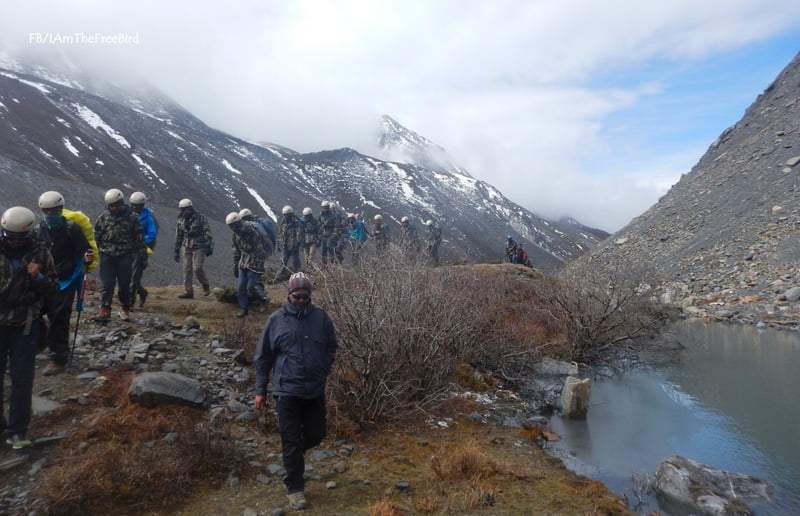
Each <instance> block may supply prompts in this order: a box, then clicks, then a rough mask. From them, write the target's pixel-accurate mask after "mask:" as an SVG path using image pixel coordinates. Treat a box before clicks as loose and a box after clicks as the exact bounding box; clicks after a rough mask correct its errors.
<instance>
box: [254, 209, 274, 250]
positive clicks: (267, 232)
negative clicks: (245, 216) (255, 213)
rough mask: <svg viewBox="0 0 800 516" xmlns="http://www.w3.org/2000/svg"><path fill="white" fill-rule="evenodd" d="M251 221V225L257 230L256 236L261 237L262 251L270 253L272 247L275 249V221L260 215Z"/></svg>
mask: <svg viewBox="0 0 800 516" xmlns="http://www.w3.org/2000/svg"><path fill="white" fill-rule="evenodd" d="M252 222H253V227H254V228H256V231H257V232H258V236H260V237H261V245H262V246H263V247H264V251H266V252H267V255H271V254H272V251H273V249H275V229H274V228H275V223H274V222H272V221H271V220H269V219H265V218H262V217H256V220H254V221H252Z"/></svg>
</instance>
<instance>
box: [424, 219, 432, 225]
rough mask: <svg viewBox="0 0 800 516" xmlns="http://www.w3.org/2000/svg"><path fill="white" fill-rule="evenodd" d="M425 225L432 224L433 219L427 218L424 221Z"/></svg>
mask: <svg viewBox="0 0 800 516" xmlns="http://www.w3.org/2000/svg"><path fill="white" fill-rule="evenodd" d="M425 225H426V226H433V221H432V220H431V219H428V220H426V221H425Z"/></svg>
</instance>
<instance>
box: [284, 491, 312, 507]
mask: <svg viewBox="0 0 800 516" xmlns="http://www.w3.org/2000/svg"><path fill="white" fill-rule="evenodd" d="M286 498H288V499H289V508H290V509H293V510H295V511H302V510H303V509H308V500H306V495H305V494H304V493H303V492H302V491H298V492H297V493H289V494H288V495H287V496H286Z"/></svg>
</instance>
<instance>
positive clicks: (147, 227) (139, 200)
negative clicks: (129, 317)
mask: <svg viewBox="0 0 800 516" xmlns="http://www.w3.org/2000/svg"><path fill="white" fill-rule="evenodd" d="M145 201H147V196H145V194H144V193H142V192H133V193H132V194H131V209H132V210H133V212H134V213H136V214H137V215H138V216H139V220H140V221H141V223H142V229H144V245H146V246H147V253H146V254H141V255H139V254H137V255H136V256H135V257H134V259H133V273H132V274H131V305H133V304H135V301H136V296H137V295H138V296H139V306H144V302H145V300H146V299H147V294H148V292H147V289H146V288H144V287H143V286H142V274H143V273H144V270H145V269H146V268H147V262H148V259H149V255H151V254H153V249H155V247H156V237H158V227H157V226H156V219H155V217H153V212H152V211H151V210H150V208H148V207H147V206H145V205H144V203H145Z"/></svg>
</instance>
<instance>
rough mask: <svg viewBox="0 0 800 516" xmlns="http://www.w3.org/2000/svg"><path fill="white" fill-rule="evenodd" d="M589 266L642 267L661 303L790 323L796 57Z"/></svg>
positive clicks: (799, 251)
mask: <svg viewBox="0 0 800 516" xmlns="http://www.w3.org/2000/svg"><path fill="white" fill-rule="evenodd" d="M586 259H591V260H602V261H604V262H607V263H612V264H613V263H626V264H630V265H632V266H634V267H641V268H649V269H650V270H651V271H652V272H653V273H655V274H656V275H657V276H658V277H659V278H661V279H662V280H663V281H664V283H663V285H662V288H661V294H662V295H663V297H664V299H665V300H670V301H673V302H680V303H682V304H683V305H684V307H686V308H687V309H688V310H689V311H698V310H700V311H704V312H705V311H707V312H708V313H710V315H711V316H714V317H718V318H721V319H731V318H733V319H736V318H742V319H745V320H750V321H758V320H759V319H758V318H759V317H760V318H764V320H770V321H772V320H781V319H783V318H786V317H797V315H798V314H797V309H798V308H797V307H796V306H795V304H794V301H795V300H796V298H795V297H794V295H793V294H789V295H787V291H789V290H790V289H791V288H792V287H796V286H800V271H799V270H798V266H800V54H799V55H798V56H796V57H795V58H794V59H793V60H792V61H791V63H789V64H788V65H787V67H786V68H785V69H784V70H783V71H782V72H781V73H780V74H779V75H778V77H777V78H776V79H775V81H774V82H773V83H772V84H770V85H769V86H768V87H767V88H766V89H765V91H764V92H763V93H762V94H761V95H759V97H758V98H757V99H756V100H755V102H753V104H752V105H751V106H750V107H749V108H748V109H747V111H746V112H745V114H744V116H743V117H742V119H741V120H740V121H739V122H737V123H736V124H735V125H734V126H732V127H729V128H728V129H726V130H725V131H723V132H722V134H721V135H720V136H719V138H717V139H716V140H715V141H714V142H713V143H711V145H710V147H709V148H708V150H707V151H706V153H705V154H704V155H703V156H702V158H700V161H699V162H698V163H697V164H696V165H695V166H694V167H693V168H692V170H691V171H690V172H689V173H688V174H685V175H684V176H683V177H681V179H680V181H679V182H678V183H677V184H675V185H674V186H673V187H672V188H671V189H670V191H669V192H668V193H667V194H666V195H664V196H663V197H662V198H661V199H660V200H659V201H658V202H657V203H656V204H655V205H654V206H653V207H651V208H650V209H649V210H647V211H646V212H645V213H643V214H642V215H640V216H639V217H636V218H635V219H634V220H633V221H631V223H630V224H628V225H627V226H625V227H624V228H623V229H621V230H620V231H619V232H617V233H616V234H614V236H613V237H611V238H609V239H608V240H606V241H605V242H604V243H602V244H601V245H600V246H599V247H598V248H596V249H595V250H594V251H593V252H592V253H590V254H589V255H587V256H586ZM798 294H799V295H800V292H798ZM793 314H794V315H793Z"/></svg>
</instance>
